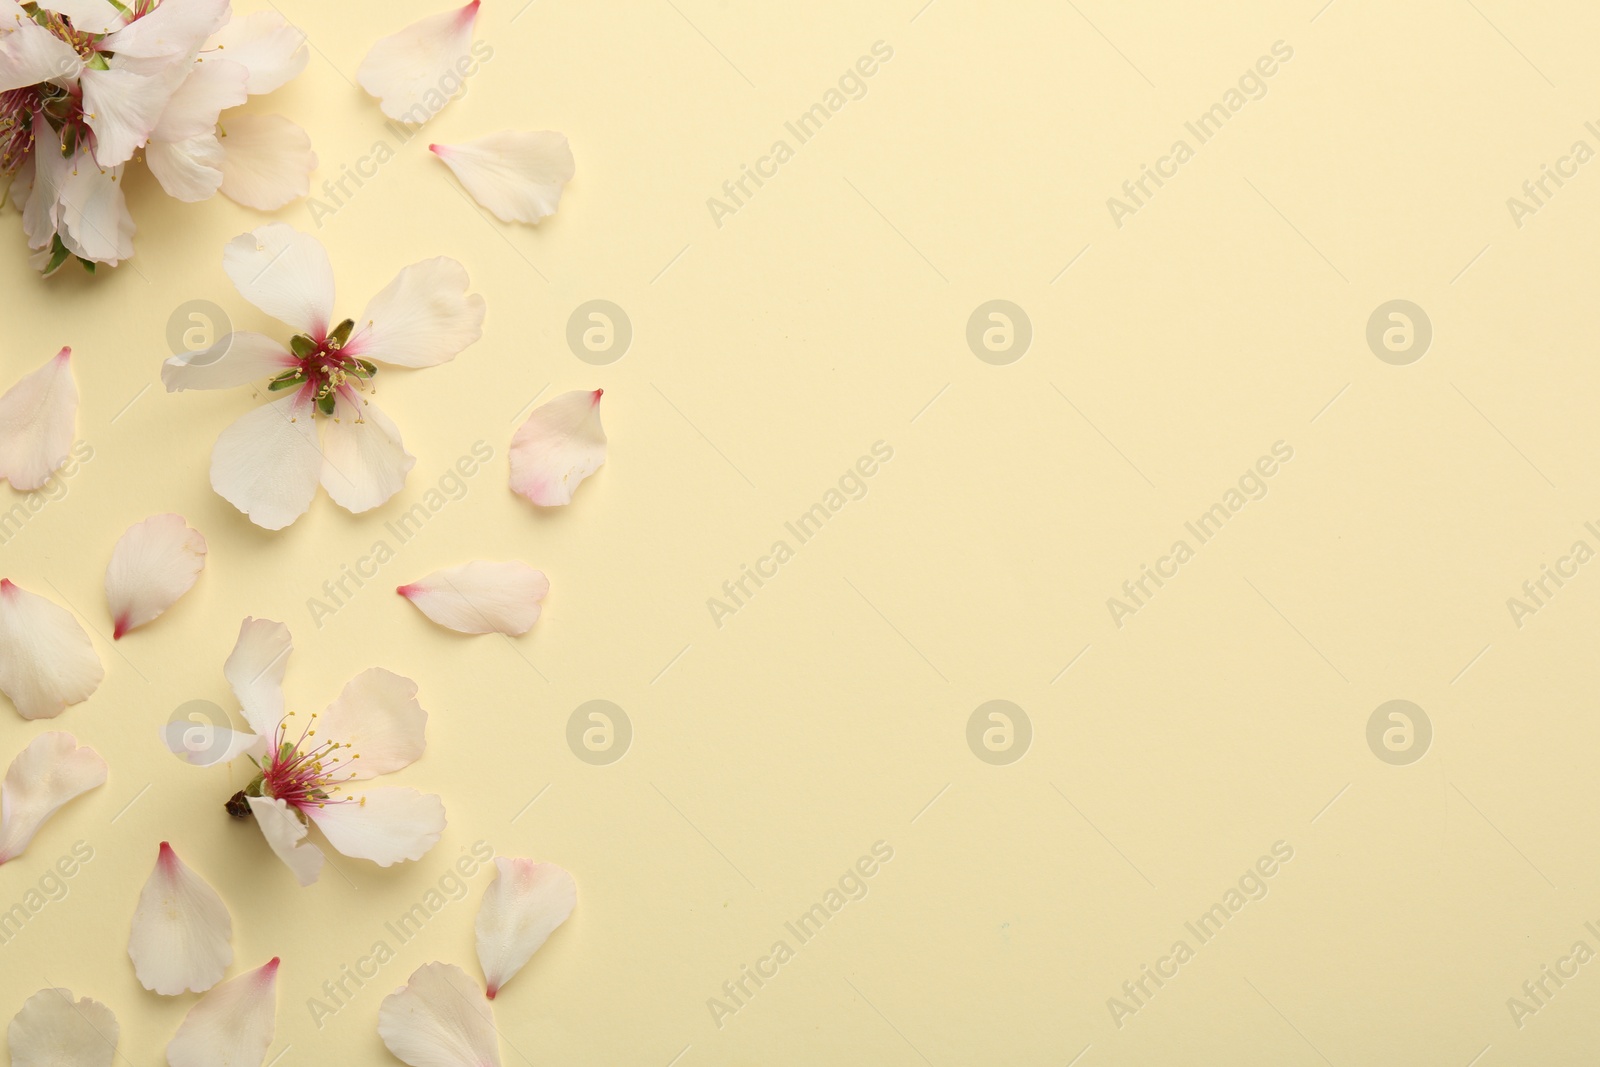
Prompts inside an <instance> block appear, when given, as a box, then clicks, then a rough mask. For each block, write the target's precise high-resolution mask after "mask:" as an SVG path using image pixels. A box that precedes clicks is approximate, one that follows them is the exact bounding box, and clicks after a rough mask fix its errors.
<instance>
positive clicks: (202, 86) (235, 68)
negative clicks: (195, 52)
mask: <svg viewBox="0 0 1600 1067" xmlns="http://www.w3.org/2000/svg"><path fill="white" fill-rule="evenodd" d="M249 80H250V72H249V71H248V70H245V69H244V67H242V66H240V65H239V64H238V63H234V62H231V61H230V60H228V59H225V58H222V57H221V56H216V57H213V58H210V59H203V60H201V61H200V62H198V63H195V64H193V65H191V66H190V67H189V74H188V77H186V78H184V79H183V81H182V82H181V83H180V84H179V85H178V88H177V91H176V92H174V93H173V94H172V97H171V99H169V100H168V101H167V106H166V108H165V109H164V110H163V111H162V112H161V117H160V119H159V120H158V121H157V122H156V125H155V129H153V130H151V131H150V136H151V138H152V139H153V140H157V141H182V140H185V139H187V138H190V137H199V136H201V135H202V134H207V133H215V132H216V128H217V116H218V115H220V114H222V112H223V110H224V109H225V108H230V107H238V106H239V105H240V104H242V103H244V102H245V101H246V100H247V99H249V96H250V94H249V93H247V92H245V83H246V82H248V81H249Z"/></svg>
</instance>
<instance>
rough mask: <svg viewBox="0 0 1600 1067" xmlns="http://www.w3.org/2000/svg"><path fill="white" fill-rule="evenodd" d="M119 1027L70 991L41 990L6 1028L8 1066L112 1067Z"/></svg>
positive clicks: (107, 1010)
mask: <svg viewBox="0 0 1600 1067" xmlns="http://www.w3.org/2000/svg"><path fill="white" fill-rule="evenodd" d="M120 1036H121V1028H120V1027H118V1026H117V1017H116V1016H115V1015H113V1014H112V1013H111V1009H110V1008H108V1007H106V1006H105V1005H104V1004H102V1003H100V1002H99V1001H98V1000H90V999H89V998H88V997H83V998H81V999H78V1000H74V999H73V996H72V990H70V989H41V990H39V992H37V993H35V994H34V995H33V996H31V997H29V998H28V999H27V1000H25V1001H23V1003H22V1010H21V1011H19V1012H17V1016H16V1018H14V1019H12V1020H11V1025H10V1026H8V1027H7V1028H6V1043H7V1044H8V1045H9V1046H10V1047H11V1067H111V1063H112V1060H113V1059H114V1058H115V1057H116V1054H117V1039H118V1037H120Z"/></svg>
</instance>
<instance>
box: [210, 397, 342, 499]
mask: <svg viewBox="0 0 1600 1067" xmlns="http://www.w3.org/2000/svg"><path fill="white" fill-rule="evenodd" d="M303 393H304V391H303V390H302V392H301V393H295V394H294V395H292V396H287V397H284V398H283V399H282V400H274V401H273V402H271V403H270V404H262V405H261V406H260V407H258V408H256V409H255V410H254V411H251V412H250V413H248V414H246V415H243V416H241V417H240V418H239V420H238V421H237V422H235V423H234V424H233V425H232V426H229V427H228V428H227V429H226V430H223V431H222V435H221V436H220V437H218V438H217V443H216V446H215V447H214V448H213V449H212V450H211V488H213V489H215V490H216V491H217V494H218V495H219V496H221V497H222V498H223V499H224V500H226V501H227V502H228V503H230V504H232V505H233V506H234V507H236V508H238V509H239V510H240V511H242V512H244V513H245V514H246V515H248V516H250V521H251V522H253V523H255V524H256V525H257V526H260V527H262V528H264V529H268V530H281V529H283V528H284V527H285V526H287V525H289V524H290V523H291V522H293V521H294V520H296V519H298V518H299V517H300V516H302V515H304V514H305V513H306V511H307V509H309V508H310V507H311V500H312V498H313V497H315V496H316V495H317V475H318V474H319V473H320V472H321V470H322V450H321V448H320V447H319V446H318V444H317V424H316V422H315V421H314V420H313V418H312V414H311V399H310V397H309V396H306V395H303Z"/></svg>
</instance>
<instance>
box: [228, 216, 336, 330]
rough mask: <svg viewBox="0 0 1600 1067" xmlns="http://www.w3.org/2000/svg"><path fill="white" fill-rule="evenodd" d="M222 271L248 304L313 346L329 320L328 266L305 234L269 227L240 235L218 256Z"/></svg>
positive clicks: (324, 252) (319, 244) (284, 227)
mask: <svg viewBox="0 0 1600 1067" xmlns="http://www.w3.org/2000/svg"><path fill="white" fill-rule="evenodd" d="M222 269H223V270H224V271H226V272H227V275H228V277H229V278H231V279H233V284H234V287H235V288H237V289H238V290H239V295H241V296H243V297H244V298H245V299H246V300H248V301H250V303H252V304H254V305H255V306H256V307H258V308H260V309H261V310H262V311H265V312H266V313H267V314H268V315H271V316H272V317H273V318H275V319H277V320H278V321H280V322H286V323H288V324H289V325H290V326H293V327H294V328H295V329H297V330H304V331H305V332H307V333H309V334H310V335H311V336H312V337H313V338H315V339H316V340H319V341H320V340H322V339H323V338H324V337H326V336H327V333H328V325H329V320H330V317H331V316H332V315H333V264H332V263H330V262H328V252H327V249H325V248H323V247H322V242H321V241H318V240H317V239H316V238H315V237H312V236H311V235H310V234H308V233H301V232H300V231H299V230H296V229H295V228H294V227H293V226H290V225H289V224H287V223H283V222H270V223H268V224H267V225H265V226H260V227H257V228H256V229H254V230H251V231H250V232H249V233H241V234H240V235H239V236H237V237H235V238H234V239H233V240H231V241H229V242H228V245H227V247H226V248H224V249H223V250H222Z"/></svg>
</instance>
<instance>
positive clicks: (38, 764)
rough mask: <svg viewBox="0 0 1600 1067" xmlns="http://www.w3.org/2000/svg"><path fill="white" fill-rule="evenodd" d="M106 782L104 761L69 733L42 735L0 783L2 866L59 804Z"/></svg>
mask: <svg viewBox="0 0 1600 1067" xmlns="http://www.w3.org/2000/svg"><path fill="white" fill-rule="evenodd" d="M105 780H106V761H105V760H103V759H101V758H100V754H99V753H98V752H96V751H95V750H94V749H92V748H90V747H88V746H87V745H84V746H81V747H80V746H79V745H78V741H77V739H76V738H74V737H73V736H72V735H71V734H67V733H62V732H60V731H59V730H57V731H52V732H51V733H46V734H40V735H39V736H38V737H35V738H34V739H33V740H32V741H31V742H29V743H28V747H27V748H25V749H23V750H22V751H21V752H20V753H19V754H18V755H17V758H16V759H14V760H12V761H11V768H10V769H9V770H7V771H6V777H5V781H4V783H0V864H3V863H6V862H8V861H10V860H14V859H16V858H17V857H18V856H20V855H22V853H23V850H24V849H26V848H27V847H28V842H30V841H32V840H33V835H34V834H36V833H38V832H39V827H41V826H43V825H44V824H45V822H46V821H47V820H48V819H49V818H50V816H52V815H54V814H55V813H56V812H57V811H58V810H60V808H61V806H62V805H63V804H65V803H67V802H68V801H69V800H72V799H73V798H75V797H79V796H82V795H83V794H84V793H87V792H88V791H89V790H91V789H93V788H94V787H95V786H97V785H101V784H102V783H104V782H105Z"/></svg>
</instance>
